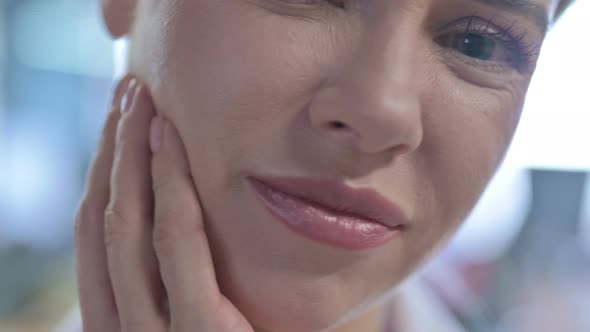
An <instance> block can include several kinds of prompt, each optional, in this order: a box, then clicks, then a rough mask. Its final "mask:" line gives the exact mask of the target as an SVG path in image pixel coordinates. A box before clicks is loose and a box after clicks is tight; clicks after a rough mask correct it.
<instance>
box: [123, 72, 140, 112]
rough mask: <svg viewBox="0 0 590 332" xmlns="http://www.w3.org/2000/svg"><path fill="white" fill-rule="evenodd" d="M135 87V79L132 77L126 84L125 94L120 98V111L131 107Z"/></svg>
mask: <svg viewBox="0 0 590 332" xmlns="http://www.w3.org/2000/svg"><path fill="white" fill-rule="evenodd" d="M136 88H137V80H136V79H135V78H132V79H130V80H129V83H128V85H127V90H126V91H125V94H123V98H121V113H126V112H127V111H129V109H131V104H132V102H133V96H135V91H136Z"/></svg>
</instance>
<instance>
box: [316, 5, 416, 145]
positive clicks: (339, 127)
mask: <svg viewBox="0 0 590 332" xmlns="http://www.w3.org/2000/svg"><path fill="white" fill-rule="evenodd" d="M371 22H373V23H371V25H370V26H367V28H366V29H365V30H364V31H363V33H362V34H361V35H360V36H361V37H360V38H361V39H360V41H359V43H358V44H357V45H359V47H357V48H355V50H354V52H353V55H352V56H351V57H350V59H351V60H347V61H345V62H343V63H342V64H341V65H339V66H338V69H337V70H334V71H333V72H332V73H330V74H329V77H328V79H327V80H326V81H325V82H326V83H325V84H324V86H323V87H322V88H321V89H320V90H319V91H318V92H317V95H316V96H315V98H314V100H315V101H314V102H313V103H312V104H311V105H310V109H309V112H310V121H311V124H312V126H313V127H314V128H316V129H318V130H320V131H321V132H322V135H325V136H327V137H329V139H334V140H339V141H341V142H342V143H343V144H350V142H353V144H354V145H355V147H356V148H357V149H358V150H360V151H361V152H364V153H379V152H384V151H390V152H391V151H396V153H397V154H400V153H408V152H411V151H413V150H415V149H416V148H417V147H418V146H419V145H420V143H421V141H422V130H423V129H422V122H421V109H420V108H421V106H420V100H419V91H418V84H417V83H418V79H419V70H418V69H419V60H418V58H419V57H418V53H419V51H418V49H419V36H420V35H419V32H420V31H419V29H418V26H417V23H416V20H415V19H413V20H408V19H407V18H404V16H401V15H400V16H397V17H380V18H379V19H377V18H374V17H373V18H372V19H371Z"/></svg>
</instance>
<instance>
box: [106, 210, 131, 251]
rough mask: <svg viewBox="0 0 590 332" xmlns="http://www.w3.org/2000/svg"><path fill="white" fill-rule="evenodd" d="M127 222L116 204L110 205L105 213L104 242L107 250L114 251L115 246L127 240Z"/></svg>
mask: <svg viewBox="0 0 590 332" xmlns="http://www.w3.org/2000/svg"><path fill="white" fill-rule="evenodd" d="M127 220H128V218H126V217H125V215H124V214H123V213H122V212H121V209H120V208H119V207H118V206H117V205H115V204H109V206H108V207H107V209H106V210H105V211H104V242H105V247H106V249H107V250H112V249H113V247H114V246H116V245H117V244H118V243H121V242H123V241H124V240H125V237H126V233H127V231H126V228H127V227H126V224H127Z"/></svg>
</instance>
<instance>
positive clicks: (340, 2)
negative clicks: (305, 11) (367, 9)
mask: <svg viewBox="0 0 590 332" xmlns="http://www.w3.org/2000/svg"><path fill="white" fill-rule="evenodd" d="M280 1H282V2H285V3H287V4H290V5H295V6H316V7H317V6H321V5H326V4H327V5H333V6H335V7H337V8H345V7H346V0H280Z"/></svg>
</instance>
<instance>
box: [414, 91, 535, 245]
mask: <svg viewBox="0 0 590 332" xmlns="http://www.w3.org/2000/svg"><path fill="white" fill-rule="evenodd" d="M436 86H437V87H438V89H431V90H430V91H436V92H434V93H430V95H429V96H428V97H427V98H425V99H424V100H426V101H427V104H426V105H425V106H424V109H425V111H424V119H423V121H424V126H425V131H424V132H425V137H424V143H423V145H422V147H421V152H422V153H421V154H420V156H421V157H422V159H421V160H420V163H419V165H420V166H419V167H420V169H421V172H422V174H427V176H425V177H424V181H425V182H427V183H425V184H424V185H423V186H424V187H426V188H429V191H430V192H431V196H430V197H431V199H432V202H433V203H432V204H433V206H434V208H433V209H426V210H427V211H429V213H431V215H430V216H428V217H425V218H427V220H430V221H431V222H430V223H429V224H428V229H427V230H424V231H425V232H427V233H429V235H428V236H426V238H430V239H432V238H439V239H440V238H441V237H443V236H447V235H448V236H450V235H451V234H452V233H453V231H454V230H456V228H457V227H458V226H459V225H460V224H461V223H462V222H463V220H464V219H465V217H466V216H467V214H468V213H469V212H470V211H471V209H472V207H473V206H474V205H475V204H476V202H477V200H478V198H479V196H480V195H481V193H482V191H483V190H484V188H485V186H486V184H487V183H488V181H489V180H490V178H491V177H492V176H493V174H494V172H495V170H496V169H497V167H498V166H499V164H500V162H501V161H502V159H503V157H504V155H505V153H506V150H507V148H508V146H509V144H510V141H511V139H512V136H513V134H514V130H515V128H516V125H517V123H518V119H519V116H520V110H521V108H522V99H523V97H522V96H524V91H522V94H520V92H521V91H520V89H517V88H514V89H513V90H511V91H512V93H508V92H490V91H488V90H484V89H481V88H479V87H475V86H471V85H467V84H465V85H460V86H459V87H457V86H456V84H455V85H449V84H445V83H444V82H439V83H437V85H436ZM445 87H450V88H445ZM516 91H518V92H519V93H515V92H516ZM519 96H521V97H519ZM435 216H436V217H435ZM433 242H434V243H436V241H433Z"/></svg>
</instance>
